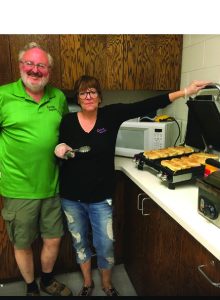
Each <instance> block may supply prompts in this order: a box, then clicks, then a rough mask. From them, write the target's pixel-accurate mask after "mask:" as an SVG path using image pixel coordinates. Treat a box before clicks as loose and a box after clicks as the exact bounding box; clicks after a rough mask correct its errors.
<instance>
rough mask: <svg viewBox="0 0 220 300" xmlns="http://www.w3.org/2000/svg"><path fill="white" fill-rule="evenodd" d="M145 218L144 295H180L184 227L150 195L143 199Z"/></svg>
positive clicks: (142, 293)
mask: <svg viewBox="0 0 220 300" xmlns="http://www.w3.org/2000/svg"><path fill="white" fill-rule="evenodd" d="M146 213H147V215H146ZM142 218H144V219H145V222H144V230H143V237H142V243H143V244H144V248H143V250H144V255H143V263H142V270H143V271H142V272H143V288H142V291H141V295H153V296H175V295H178V293H179V291H178V285H179V279H178V271H179V253H180V248H181V242H180V240H179V236H180V230H181V228H180V227H179V226H178V224H177V223H175V222H174V221H173V219H172V218H171V217H170V216H169V215H168V214H167V213H165V212H164V211H163V210H162V209H161V208H160V207H159V206H158V205H157V204H156V203H155V202H154V201H153V200H151V199H150V198H147V199H146V200H145V201H143V216H142Z"/></svg>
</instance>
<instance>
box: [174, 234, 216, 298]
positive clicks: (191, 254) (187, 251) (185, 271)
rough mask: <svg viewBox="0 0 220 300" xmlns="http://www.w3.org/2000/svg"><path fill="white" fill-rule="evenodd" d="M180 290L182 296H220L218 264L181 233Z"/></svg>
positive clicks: (212, 257)
mask: <svg viewBox="0 0 220 300" xmlns="http://www.w3.org/2000/svg"><path fill="white" fill-rule="evenodd" d="M181 240H182V249H181V253H180V260H181V261H180V263H181V272H180V274H179V278H180V280H179V281H180V284H181V286H180V290H181V295H183V296H189V295H192V296H220V288H219V287H220V262H219V260H217V259H216V258H215V257H214V256H213V255H212V254H211V253H210V252H209V251H208V250H207V249H205V248H204V247H203V246H202V245H201V244H200V243H199V242H197V241H196V240H195V239H194V238H193V237H192V236H191V235H190V234H189V233H188V232H187V231H185V230H183V231H182V237H181Z"/></svg>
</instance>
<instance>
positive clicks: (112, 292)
mask: <svg viewBox="0 0 220 300" xmlns="http://www.w3.org/2000/svg"><path fill="white" fill-rule="evenodd" d="M102 290H103V291H104V293H105V294H106V296H113V297H114V296H119V292H118V291H117V290H116V289H115V288H114V287H112V288H109V289H108V288H103V289H102Z"/></svg>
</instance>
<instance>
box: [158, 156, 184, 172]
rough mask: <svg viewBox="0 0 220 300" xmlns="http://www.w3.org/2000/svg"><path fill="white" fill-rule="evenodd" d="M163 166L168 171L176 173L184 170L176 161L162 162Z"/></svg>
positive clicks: (167, 160)
mask: <svg viewBox="0 0 220 300" xmlns="http://www.w3.org/2000/svg"><path fill="white" fill-rule="evenodd" d="M161 165H162V166H164V167H167V168H168V169H170V170H172V171H174V172H176V171H179V170H181V169H182V167H181V164H179V163H177V162H175V161H172V159H171V160H169V159H165V160H162V161H161Z"/></svg>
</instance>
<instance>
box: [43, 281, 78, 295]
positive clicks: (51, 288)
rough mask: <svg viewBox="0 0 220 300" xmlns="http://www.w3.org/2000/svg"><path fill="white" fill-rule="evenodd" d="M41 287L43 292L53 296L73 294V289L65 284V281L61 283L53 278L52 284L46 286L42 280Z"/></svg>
mask: <svg viewBox="0 0 220 300" xmlns="http://www.w3.org/2000/svg"><path fill="white" fill-rule="evenodd" d="M40 288H41V289H42V291H43V292H45V293H47V294H49V295H52V296H72V295H73V294H72V292H71V290H70V289H69V288H68V287H67V286H65V285H64V284H63V283H60V282H59V281H57V280H56V279H53V280H52V282H51V284H50V285H48V286H44V284H43V282H42V281H40Z"/></svg>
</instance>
